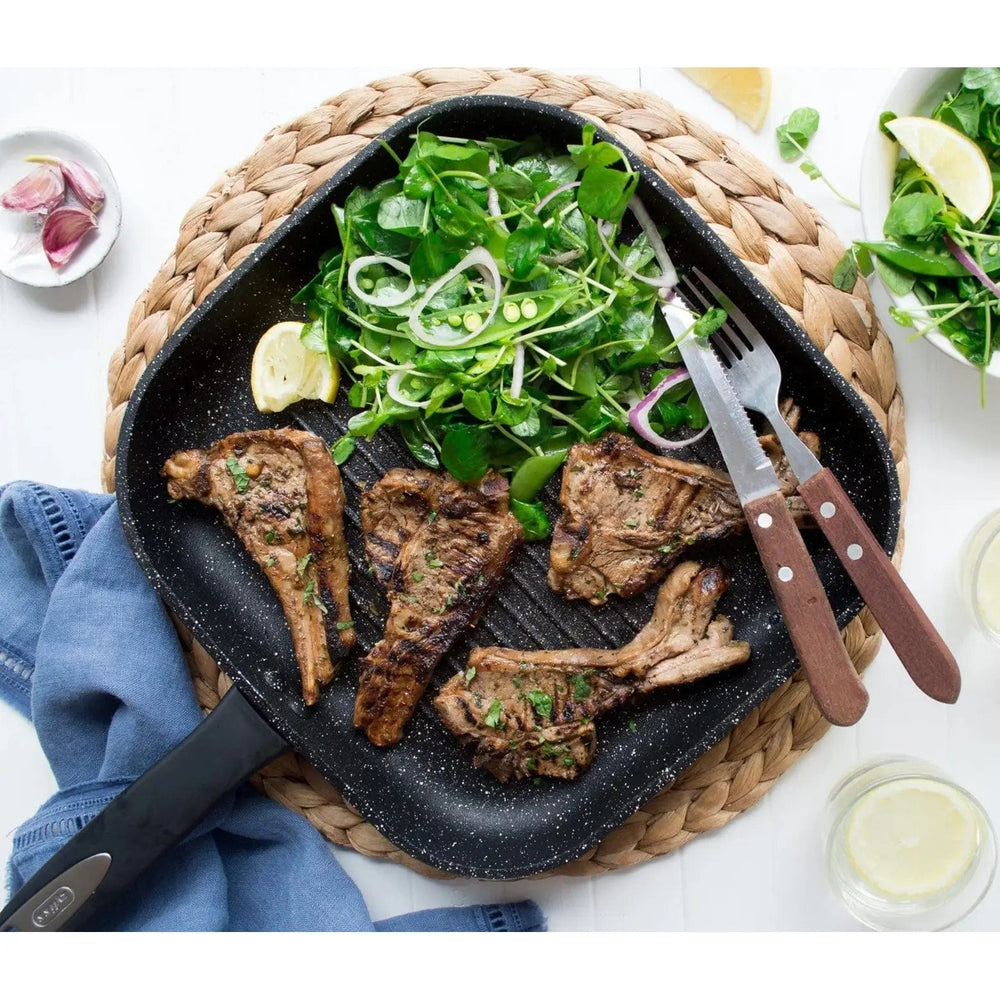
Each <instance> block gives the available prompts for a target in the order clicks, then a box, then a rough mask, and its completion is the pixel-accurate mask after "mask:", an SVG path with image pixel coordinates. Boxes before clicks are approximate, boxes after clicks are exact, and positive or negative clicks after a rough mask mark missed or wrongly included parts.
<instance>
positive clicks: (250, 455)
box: [163, 429, 355, 705]
mask: <svg viewBox="0 0 1000 1000" xmlns="http://www.w3.org/2000/svg"><path fill="white" fill-rule="evenodd" d="M163 474H164V475H165V476H166V477H167V478H168V480H169V482H168V483H167V490H168V492H169V493H170V495H171V497H173V498H174V499H193V500H200V501H201V502H202V503H204V504H208V505H209V506H211V507H216V508H218V510H220V511H221V512H222V516H223V518H224V520H225V522H226V524H227V525H228V526H229V527H230V528H231V529H232V530H233V531H234V532H236V534H237V535H238V536H239V538H240V541H241V542H243V545H244V546H245V547H246V549H247V551H248V552H249V553H250V555H251V556H253V558H254V561H255V562H256V563H257V565H258V566H260V567H261V569H263V570H264V572H265V574H267V578H268V580H269V581H270V583H271V586H272V587H274V590H275V592H276V593H277V595H278V597H279V598H280V600H281V606H282V609H283V610H284V612H285V618H286V619H287V620H288V625H289V627H290V628H291V631H292V642H293V644H294V647H295V658H296V660H297V661H298V665H299V671H300V673H301V674H302V698H303V700H304V701H305V703H306V704H307V705H313V704H315V703H316V702H317V701H318V700H319V692H320V687H322V686H323V685H324V684H327V683H328V682H329V681H330V680H331V679H332V678H333V676H334V674H335V673H336V670H337V667H338V666H339V664H340V661H341V660H342V659H343V658H344V656H345V655H346V654H347V651H348V650H349V649H350V648H351V646H353V645H354V639H355V636H354V628H353V626H352V624H351V611H350V605H349V603H348V597H347V576H348V562H347V545H346V544H345V542H344V490H343V486H342V485H341V482H340V473H339V472H338V471H337V466H336V465H335V464H334V461H333V459H332V458H331V457H330V452H329V450H328V449H327V446H326V444H325V443H324V442H323V441H322V440H321V439H320V438H318V437H316V436H314V435H312V434H307V433H306V432H304V431H296V430H289V429H282V430H262V431H246V432H244V433H240V434H230V435H229V436H228V437H225V438H223V439H222V440H221V441H216V442H215V444H213V445H210V446H209V447H208V448H207V449H206V450H204V451H202V450H200V449H196V450H192V451H179V452H177V453H176V454H174V455H172V456H171V457H170V458H169V459H168V460H167V462H166V464H165V465H164V466H163Z"/></svg>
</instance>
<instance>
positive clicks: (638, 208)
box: [628, 197, 677, 288]
mask: <svg viewBox="0 0 1000 1000" xmlns="http://www.w3.org/2000/svg"><path fill="white" fill-rule="evenodd" d="M628 207H629V208H630V209H631V211H632V214H633V215H634V216H635V217H636V221H637V222H638V223H639V225H640V226H642V231H643V232H644V233H645V234H646V239H648V240H649V245H650V246H651V247H652V248H653V253H654V254H655V255H656V260H657V262H658V263H659V265H660V270H661V271H662V272H663V278H664V279H665V281H666V284H665V285H664V286H663V287H665V288H673V287H674V285H676V284H677V269H676V268H675V267H674V262H673V261H672V260H671V259H670V254H668V253H667V248H666V247H665V246H664V245H663V240H661V239H660V234H659V231H658V230H657V228H656V223H655V222H653V220H652V219H651V218H650V215H649V212H647V211H646V206H645V205H643V203H642V202H641V201H639V199H638V198H636V197H633V198H632V200H631V201H629V203H628Z"/></svg>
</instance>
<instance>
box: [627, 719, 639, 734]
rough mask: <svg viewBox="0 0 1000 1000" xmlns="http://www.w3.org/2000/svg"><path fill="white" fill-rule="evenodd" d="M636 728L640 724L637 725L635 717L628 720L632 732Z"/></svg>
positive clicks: (629, 729)
mask: <svg viewBox="0 0 1000 1000" xmlns="http://www.w3.org/2000/svg"><path fill="white" fill-rule="evenodd" d="M636 729H638V726H636V724H635V719H629V720H628V731H629V732H630V733H634V732H635V731H636Z"/></svg>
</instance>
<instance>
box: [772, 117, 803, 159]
mask: <svg viewBox="0 0 1000 1000" xmlns="http://www.w3.org/2000/svg"><path fill="white" fill-rule="evenodd" d="M774 135H775V138H776V139H777V140H778V152H779V153H780V154H781V158H782V159H783V160H785V161H787V162H791V161H792V160H797V159H798V158H799V157H800V156H801V155H802V150H801V149H799V147H798V146H797V145H796V144H795V142H794V141H793V139H792V136H791V133H790V132H789V131H788V126H787V125H779V126H778V127H777V128H776V129H775V130H774Z"/></svg>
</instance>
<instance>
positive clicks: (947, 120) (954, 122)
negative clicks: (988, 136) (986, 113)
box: [934, 90, 981, 139]
mask: <svg viewBox="0 0 1000 1000" xmlns="http://www.w3.org/2000/svg"><path fill="white" fill-rule="evenodd" d="M980 102H981V97H980V95H979V94H978V93H977V92H976V91H972V90H963V91H961V92H960V93H958V94H956V95H955V96H954V97H953V98H952V99H951V100H949V101H945V102H943V103H942V104H941V105H940V107H938V109H937V110H936V111H935V112H934V117H935V118H936V119H937V120H938V121H940V122H944V124H945V125H950V126H951V127H952V128H954V129H957V130H958V131H959V132H964V133H965V134H966V135H967V136H969V137H970V138H971V139H977V138H978V137H979V115H980Z"/></svg>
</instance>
